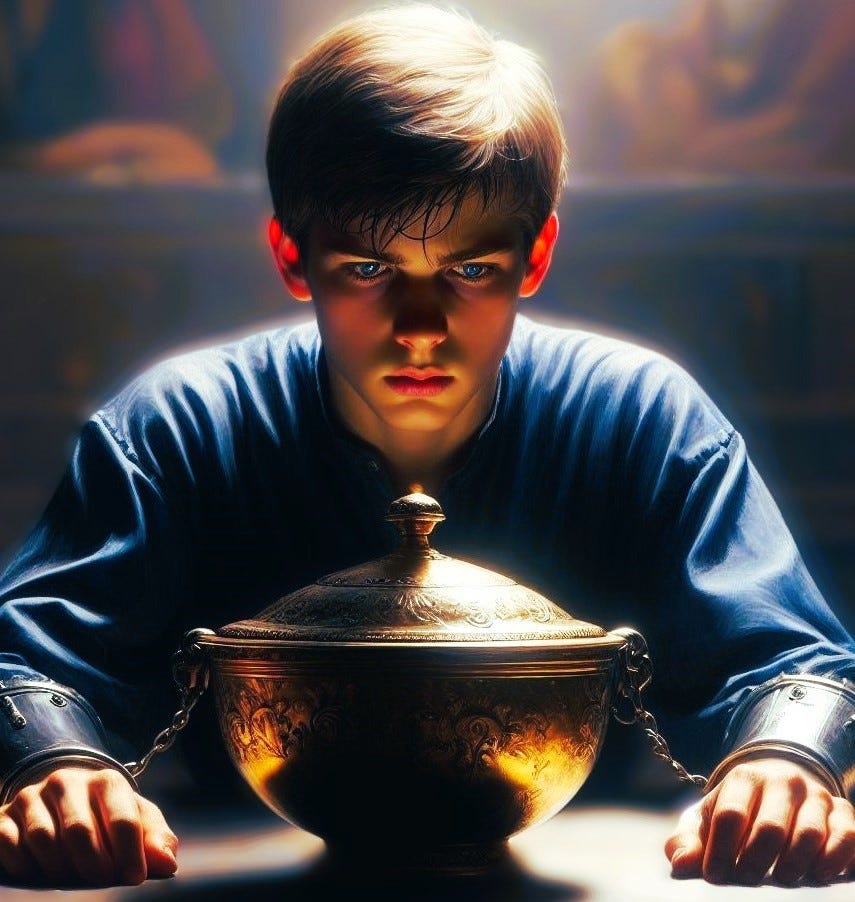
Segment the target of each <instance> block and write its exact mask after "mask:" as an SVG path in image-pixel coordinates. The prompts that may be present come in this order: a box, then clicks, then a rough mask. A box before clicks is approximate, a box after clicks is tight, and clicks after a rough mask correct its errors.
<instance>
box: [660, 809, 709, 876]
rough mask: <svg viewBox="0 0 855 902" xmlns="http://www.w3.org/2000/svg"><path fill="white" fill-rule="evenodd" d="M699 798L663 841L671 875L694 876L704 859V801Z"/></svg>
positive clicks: (682, 815) (699, 871)
mask: <svg viewBox="0 0 855 902" xmlns="http://www.w3.org/2000/svg"><path fill="white" fill-rule="evenodd" d="M706 801H707V800H706V799H701V801H700V802H697V803H695V804H694V805H692V806H691V807H689V808H687V809H686V810H685V811H684V812H683V813H682V814H681V815H680V819H679V820H678V822H677V828H676V829H675V830H674V832H673V833H672V834H671V835H670V836H669V837H668V839H667V840H666V841H665V855H666V856H667V858H668V860H669V861H670V862H671V876H672V877H696V876H698V875H699V874H700V873H701V867H702V865H703V861H704V837H703V833H704V824H705V817H704V811H705V803H706Z"/></svg>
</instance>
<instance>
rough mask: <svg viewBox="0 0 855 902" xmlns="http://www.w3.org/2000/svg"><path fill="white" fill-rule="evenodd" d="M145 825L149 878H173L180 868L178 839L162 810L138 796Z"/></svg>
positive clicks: (144, 836) (144, 840) (142, 820)
mask: <svg viewBox="0 0 855 902" xmlns="http://www.w3.org/2000/svg"><path fill="white" fill-rule="evenodd" d="M137 806H138V808H139V812H140V820H141V822H142V825H143V845H144V849H145V858H146V863H147V867H148V876H149V877H171V876H172V875H173V874H174V873H175V871H176V870H177V868H178V860H177V854H178V837H177V836H176V835H175V834H174V833H173V832H172V830H170V829H169V825H168V824H167V823H166V820H165V819H164V817H163V814H162V813H161V811H160V809H159V808H158V807H157V805H155V804H154V803H153V802H150V801H149V800H148V799H146V798H144V797H143V796H140V795H138V796H137Z"/></svg>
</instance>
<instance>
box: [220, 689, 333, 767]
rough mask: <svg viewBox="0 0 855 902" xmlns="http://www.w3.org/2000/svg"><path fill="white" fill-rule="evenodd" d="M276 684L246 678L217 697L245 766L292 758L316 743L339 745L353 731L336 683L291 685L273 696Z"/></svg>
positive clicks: (226, 728) (229, 736) (228, 739)
mask: <svg viewBox="0 0 855 902" xmlns="http://www.w3.org/2000/svg"><path fill="white" fill-rule="evenodd" d="M273 688H274V686H273V684H271V683H269V682H265V681H263V680H254V679H244V680H242V681H241V683H232V682H230V681H229V682H227V683H226V684H225V685H224V686H223V687H222V691H221V692H220V693H218V700H217V702H218V708H219V717H220V726H221V728H222V731H223V733H224V737H225V739H226V742H227V743H229V746H230V748H231V749H232V751H233V752H234V753H235V755H236V757H237V759H238V760H239V761H240V762H241V763H246V762H251V761H257V760H260V759H265V758H271V757H273V758H289V757H291V756H292V755H294V754H296V753H297V752H300V751H303V750H304V749H305V748H306V746H307V743H309V742H310V741H311V740H313V739H315V740H320V741H321V742H326V743H335V742H337V741H338V740H339V739H340V738H341V736H342V735H344V734H346V733H348V732H351V730H350V728H349V726H348V713H347V710H346V707H345V705H346V702H347V699H346V698H340V697H339V693H340V691H341V690H340V688H339V685H338V684H337V683H323V682H321V683H318V682H315V683H313V684H311V685H307V684H304V683H294V684H289V685H287V687H286V688H285V691H284V692H283V691H276V692H271V690H272V689H273Z"/></svg>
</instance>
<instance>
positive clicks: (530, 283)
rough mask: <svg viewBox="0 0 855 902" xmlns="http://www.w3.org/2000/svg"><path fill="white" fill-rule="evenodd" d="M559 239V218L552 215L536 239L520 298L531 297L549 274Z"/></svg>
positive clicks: (529, 257)
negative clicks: (554, 249)
mask: <svg viewBox="0 0 855 902" xmlns="http://www.w3.org/2000/svg"><path fill="white" fill-rule="evenodd" d="M557 239H558V216H557V214H555V213H550V214H549V218H548V219H547V220H546V222H545V223H544V224H543V228H542V229H541V230H540V232H539V233H538V236H537V238H535V239H534V244H533V245H532V246H531V253H530V254H529V256H528V264H527V267H526V272H525V276H523V280H522V285H520V297H521V298H529V297H531V296H532V295H533V294H534V293H535V292H536V291H537V289H538V288H540V285H541V282H543V280H544V279H545V278H546V274H547V272H549V264H550V263H552V250H553V248H554V247H555V242H556V240H557Z"/></svg>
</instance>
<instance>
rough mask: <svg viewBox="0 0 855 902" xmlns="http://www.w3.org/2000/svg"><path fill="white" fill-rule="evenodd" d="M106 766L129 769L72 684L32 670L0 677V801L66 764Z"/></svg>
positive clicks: (95, 716) (129, 776)
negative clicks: (113, 751) (36, 674)
mask: <svg viewBox="0 0 855 902" xmlns="http://www.w3.org/2000/svg"><path fill="white" fill-rule="evenodd" d="M69 764H79V765H84V766H106V767H111V768H114V769H116V770H118V771H120V772H121V773H122V774H124V776H125V777H126V778H127V780H128V781H129V782H130V783H131V785H132V786H133V787H134V788H135V789H136V782H135V781H134V778H133V776H132V775H131V774H130V772H129V771H128V770H127V769H126V768H125V767H124V765H122V764H121V763H120V762H119V761H118V760H116V758H114V757H113V755H112V754H111V753H110V750H109V744H108V741H107V737H106V735H105V732H104V728H103V726H102V724H101V721H100V720H99V718H98V715H97V714H96V713H95V711H94V709H93V708H92V706H91V705H90V704H89V703H88V702H87V701H86V700H85V699H84V698H82V697H81V696H80V695H79V694H78V693H77V692H75V691H74V690H73V689H70V688H69V687H67V686H62V685H60V684H59V683H55V682H53V681H52V680H48V679H46V678H32V676H31V675H29V674H28V675H22V676H18V677H15V676H13V677H7V678H6V679H4V680H3V681H0V805H2V804H4V803H5V802H7V801H9V799H11V798H12V797H13V796H14V795H15V794H16V793H17V792H18V790H19V789H20V788H21V787H22V786H25V785H26V784H28V783H31V782H33V781H34V780H36V779H38V778H39V777H40V775H42V774H43V773H45V772H46V771H48V770H52V769H54V768H56V767H59V766H61V765H69Z"/></svg>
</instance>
